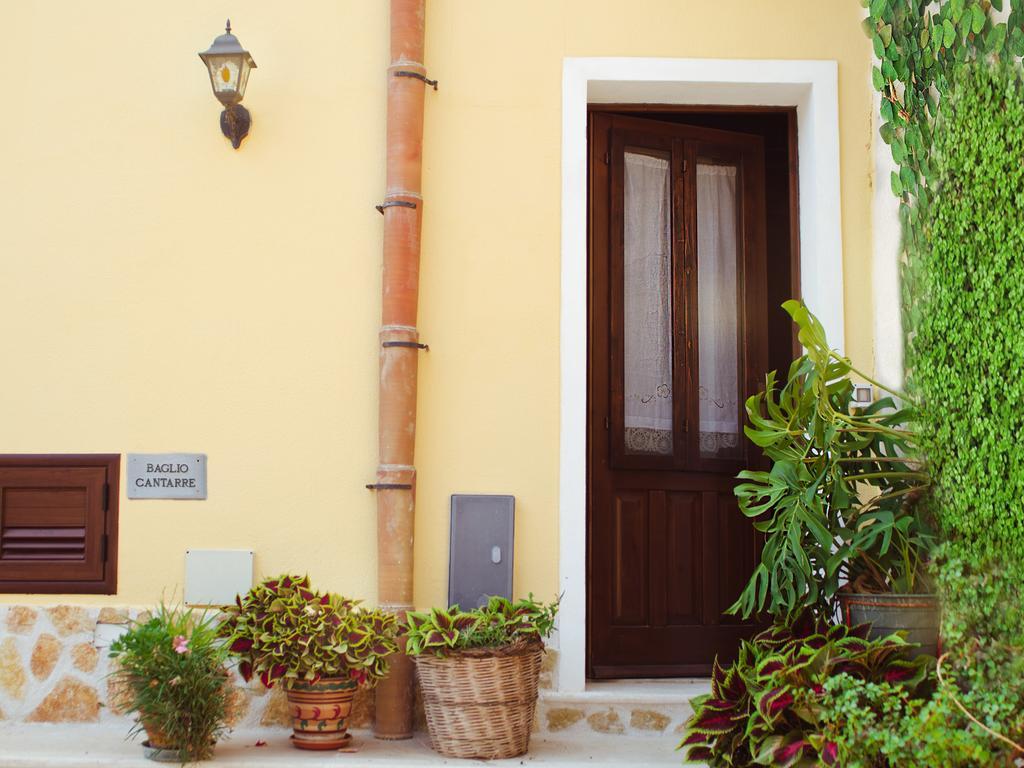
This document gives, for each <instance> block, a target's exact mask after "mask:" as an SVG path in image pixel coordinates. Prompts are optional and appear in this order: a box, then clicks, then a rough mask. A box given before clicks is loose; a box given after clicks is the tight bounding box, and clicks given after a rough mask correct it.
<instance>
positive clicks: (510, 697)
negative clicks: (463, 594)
mask: <svg viewBox="0 0 1024 768" xmlns="http://www.w3.org/2000/svg"><path fill="white" fill-rule="evenodd" d="M557 612H558V603H557V601H556V602H554V603H550V604H548V605H544V604H542V603H538V602H536V601H535V600H534V599H533V595H530V597H529V598H528V599H525V600H518V601H516V602H511V601H509V600H506V599H505V598H502V597H492V598H491V599H490V600H489V601H488V603H487V605H485V606H483V607H480V608H477V609H475V610H472V611H463V610H461V609H460V608H459V606H457V605H456V606H453V607H451V608H449V609H448V610H443V609H440V608H434V609H432V610H430V611H427V612H423V613H416V612H410V613H408V614H407V615H406V619H405V626H404V627H403V631H404V632H405V634H406V637H407V643H406V653H408V654H409V655H410V656H413V657H414V658H415V661H416V671H417V673H418V675H419V680H420V686H421V688H422V690H423V707H424V710H425V712H426V716H427V728H428V730H429V732H430V741H431V746H433V748H434V749H435V750H436V751H437V752H440V753H441V754H442V755H446V756H448V757H463V758H481V759H487V760H490V759H496V758H507V757H515V756H516V755H521V754H523V753H525V752H526V750H527V748H528V747H529V744H530V729H531V728H532V726H533V715H534V710H535V709H536V706H537V687H538V684H539V680H540V667H541V662H542V660H543V655H544V638H545V637H547V636H548V635H549V634H550V633H551V630H552V628H553V627H554V623H555V615H556V614H557Z"/></svg>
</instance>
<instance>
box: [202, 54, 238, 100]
mask: <svg viewBox="0 0 1024 768" xmlns="http://www.w3.org/2000/svg"><path fill="white" fill-rule="evenodd" d="M206 66H207V67H209V69H210V82H211V83H212V84H213V92H214V94H215V95H216V96H217V98H218V99H220V101H221V102H222V103H224V104H237V103H238V102H239V101H241V98H242V93H241V90H240V89H239V82H240V80H241V69H242V56H241V55H237V54H228V55H223V54H222V55H213V56H208V57H207V58H206ZM246 74H248V73H246Z"/></svg>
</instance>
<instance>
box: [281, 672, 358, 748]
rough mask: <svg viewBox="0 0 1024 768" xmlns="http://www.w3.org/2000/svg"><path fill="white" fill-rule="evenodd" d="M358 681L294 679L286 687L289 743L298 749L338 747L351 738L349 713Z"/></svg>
mask: <svg viewBox="0 0 1024 768" xmlns="http://www.w3.org/2000/svg"><path fill="white" fill-rule="evenodd" d="M358 687H359V684H358V683H357V682H356V681H355V680H350V679H348V678H343V677H325V678H322V679H320V680H318V681H317V682H315V683H311V682H308V681H306V680H293V681H292V682H291V683H290V684H289V685H288V688H287V689H286V691H285V693H286V694H287V697H288V708H289V710H290V711H291V716H292V730H293V731H294V733H293V735H292V744H293V745H294V746H296V747H298V748H299V749H339V748H341V747H343V746H345V745H346V744H348V742H349V741H350V740H351V739H352V737H351V736H350V735H349V734H348V716H349V713H350V712H351V711H352V699H353V698H355V695H356V689H357V688H358Z"/></svg>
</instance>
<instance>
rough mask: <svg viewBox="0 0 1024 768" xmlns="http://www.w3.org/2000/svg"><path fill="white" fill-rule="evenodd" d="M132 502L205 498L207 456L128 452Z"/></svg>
mask: <svg viewBox="0 0 1024 768" xmlns="http://www.w3.org/2000/svg"><path fill="white" fill-rule="evenodd" d="M127 485H128V498H129V499H205V498H206V454H205V453H129V454H128V480H127Z"/></svg>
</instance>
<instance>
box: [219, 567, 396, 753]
mask: <svg viewBox="0 0 1024 768" xmlns="http://www.w3.org/2000/svg"><path fill="white" fill-rule="evenodd" d="M224 610H225V612H226V613H227V618H226V620H225V621H224V623H223V624H222V625H221V628H220V633H221V636H222V637H226V638H227V643H228V647H229V649H230V651H231V653H232V654H234V655H235V656H237V657H238V658H239V660H240V661H239V672H240V674H241V675H242V677H243V678H245V679H246V680H249V679H251V678H252V677H254V676H258V677H259V679H260V681H261V682H262V683H263V685H265V686H266V687H267V688H272V687H273V686H274V685H275V684H276V683H278V682H283V684H284V686H285V689H286V692H287V695H288V699H289V703H290V704H291V705H292V711H293V713H296V714H295V717H294V723H293V727H294V730H295V738H294V740H293V744H295V746H297V747H299V748H300V749H337V748H338V747H339V746H342V745H344V744H345V743H346V742H347V741H348V735H347V726H346V718H347V716H348V713H349V711H350V709H351V706H352V699H353V697H354V695H355V690H356V688H358V687H359V686H360V685H367V686H373V685H375V684H376V683H377V681H378V680H380V679H381V678H382V677H383V676H384V675H385V674H386V673H387V657H388V655H390V654H391V653H394V651H395V650H396V649H397V645H396V643H395V635H396V626H395V618H394V616H392V615H391V614H388V613H385V612H383V611H380V610H368V609H364V608H360V607H359V602H358V601H356V600H349V599H347V598H344V597H339V596H338V595H334V594H330V593H321V592H318V591H316V590H314V589H313V588H312V587H311V586H310V583H309V577H308V576H293V575H284V576H279V577H278V578H275V579H267V580H265V581H263V582H262V583H260V584H258V585H257V586H255V587H253V588H252V589H251V590H250V591H249V592H248V594H246V595H245V596H238V597H236V599H235V605H233V606H229V607H227V608H225V609H224Z"/></svg>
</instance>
